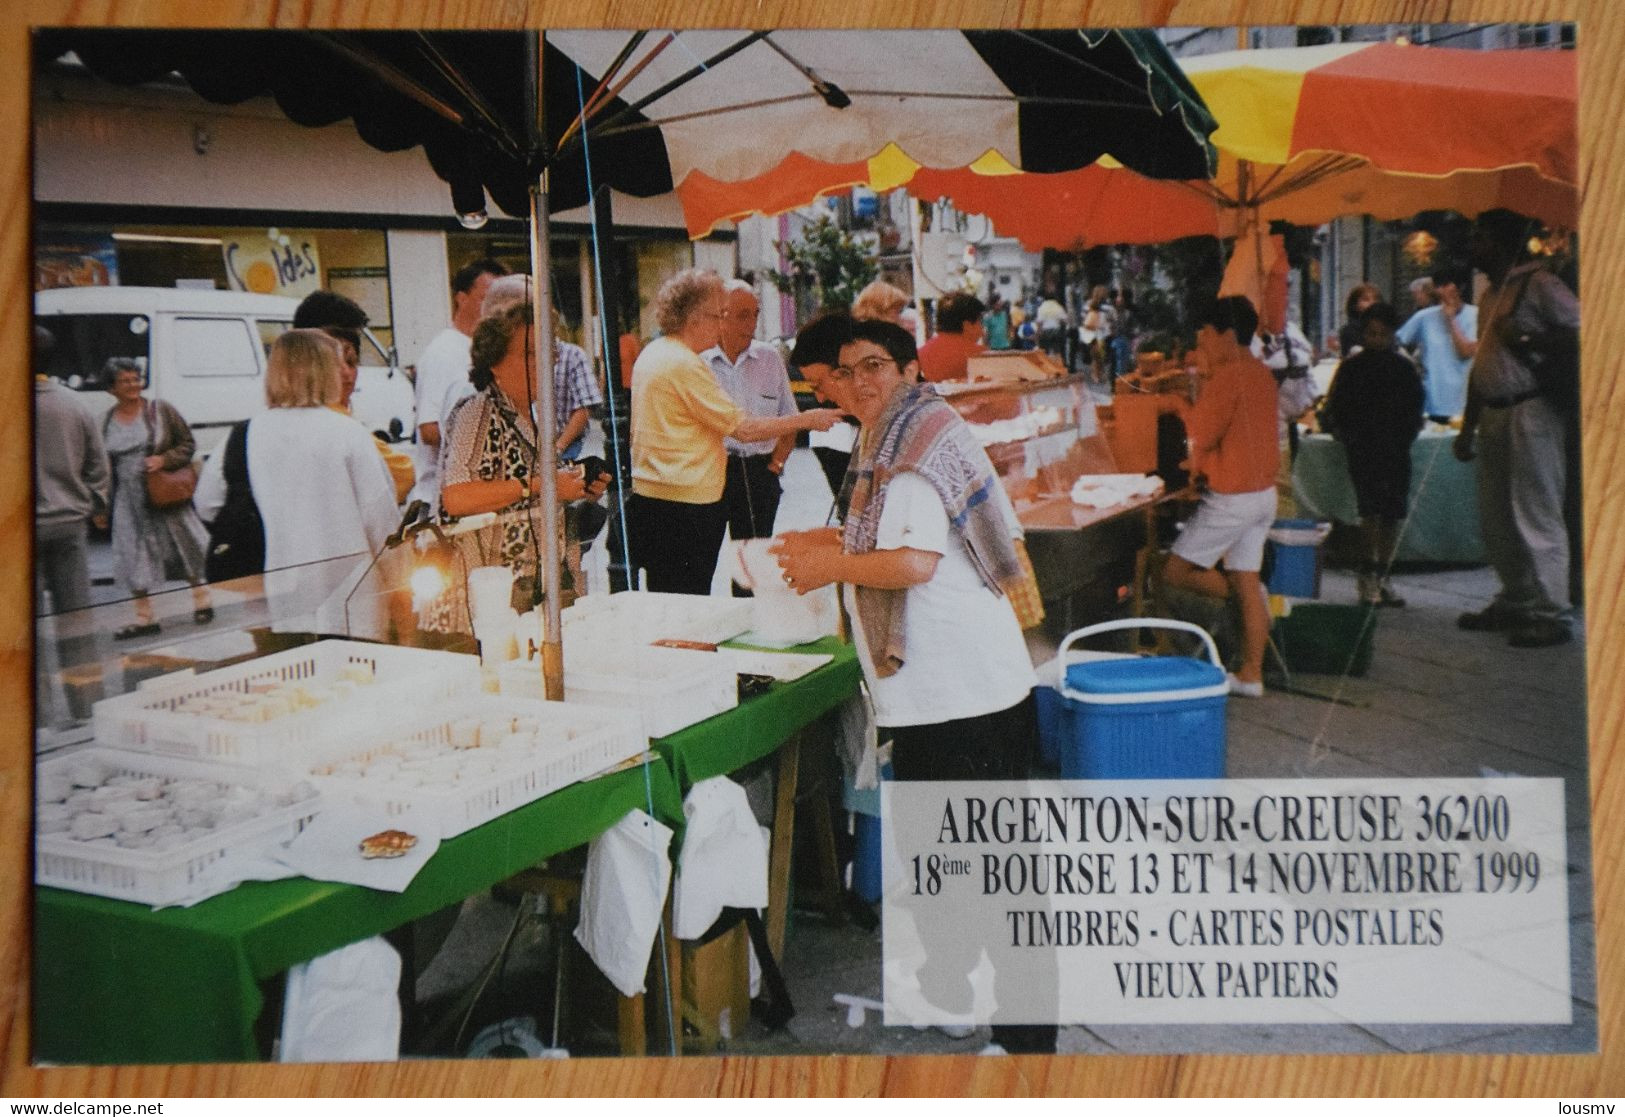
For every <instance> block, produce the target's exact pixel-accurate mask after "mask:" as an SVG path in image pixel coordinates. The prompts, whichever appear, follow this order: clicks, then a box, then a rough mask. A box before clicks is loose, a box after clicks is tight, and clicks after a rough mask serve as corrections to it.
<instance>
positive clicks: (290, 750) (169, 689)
mask: <svg viewBox="0 0 1625 1117" xmlns="http://www.w3.org/2000/svg"><path fill="white" fill-rule="evenodd" d="M354 665H360V666H361V667H363V668H365V669H368V670H370V671H371V672H372V681H371V682H368V683H355V684H354V685H353V686H352V687H351V688H350V689H349V693H348V694H346V695H344V696H342V697H335V698H333V699H332V700H331V701H327V702H324V703H322V704H321V705H319V706H316V707H314V708H310V709H304V710H299V711H297V712H290V713H284V714H282V715H281V716H278V717H275V718H273V719H272V720H269V721H258V722H252V721H235V720H232V719H229V718H226V717H219V716H209V715H205V714H199V713H192V712H182V711H181V710H180V707H181V706H182V704H183V703H186V702H188V701H189V700H192V699H197V698H209V697H215V698H218V697H221V696H225V697H232V696H236V695H241V696H242V697H243V699H244V700H245V701H246V700H247V699H248V698H249V697H250V695H252V694H253V693H254V688H256V687H265V686H270V685H276V684H284V683H292V684H298V685H301V686H305V687H324V688H325V687H331V686H333V685H334V684H335V683H337V682H339V681H340V679H341V675H342V673H343V672H344V671H345V670H346V669H347V668H351V667H352V666H354ZM479 689H480V665H479V660H478V659H477V658H475V657H474V656H471V655H455V654H452V653H450V652H433V651H425V650H423V649H421V648H392V647H387V646H384V645H380V644H362V643H355V642H352V641H349V640H321V641H318V642H316V643H314V644H309V645H306V646H304V647H299V648H292V649H289V650H288V651H285V652H277V653H275V654H273V655H268V656H263V657H261V658H259V659H254V660H249V661H247V662H245V663H239V664H236V665H235V666H232V667H223V668H221V669H220V670H218V671H210V672H208V673H206V674H203V675H195V674H192V673H190V672H187V673H184V674H180V675H179V676H178V677H176V678H175V679H174V681H173V682H168V681H162V680H154V683H153V685H151V686H145V687H142V688H141V689H139V690H137V691H135V692H133V693H131V694H122V695H119V696H117V697H115V698H107V699H104V700H102V701H101V702H98V703H96V707H95V733H96V739H97V740H98V741H100V742H101V743H103V744H106V745H112V746H116V747H119V748H127V749H134V750H135V751H137V752H156V753H166V754H169V755H172V756H186V757H192V758H195V759H199V760H217V761H221V762H224V763H227V764H239V765H251V766H258V765H266V764H277V763H280V762H282V761H284V760H288V759H294V760H297V759H299V758H300V757H301V756H302V755H304V753H305V751H306V750H308V749H310V748H312V747H314V746H317V745H320V744H321V742H322V741H324V740H327V739H329V738H335V737H336V738H349V737H354V736H355V735H356V734H358V733H365V732H367V731H369V730H371V729H372V728H373V727H374V726H375V725H376V724H377V723H378V720H379V719H380V718H382V717H389V716H394V715H395V714H397V713H398V712H399V711H400V710H402V709H409V710H410V709H415V708H418V707H420V706H421V705H422V704H424V703H433V702H440V701H444V700H447V699H451V698H455V697H457V696H459V695H461V694H467V693H478V691H479Z"/></svg>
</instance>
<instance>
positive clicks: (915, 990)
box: [881, 778, 1571, 1025]
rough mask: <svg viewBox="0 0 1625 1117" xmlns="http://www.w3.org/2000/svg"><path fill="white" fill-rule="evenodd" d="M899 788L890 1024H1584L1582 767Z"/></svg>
mask: <svg viewBox="0 0 1625 1117" xmlns="http://www.w3.org/2000/svg"><path fill="white" fill-rule="evenodd" d="M881 801H882V819H883V823H884V826H883V834H884V838H883V847H884V848H883V873H884V876H883V880H884V888H885V896H884V906H883V918H884V932H883V934H884V948H885V1004H886V1023H888V1024H919V1025H925V1024H960V1023H968V1024H985V1023H998V1024H1039V1023H1058V1024H1173V1023H1180V1024H1202V1023H1360V1024H1390V1023H1418V1024H1420V1023H1429V1024H1445V1023H1451V1024H1467V1023H1475V1024H1481V1023H1507V1024H1512V1023H1519V1024H1565V1023H1569V1022H1570V1016H1571V1002H1570V997H1569V910H1568V879H1567V858H1566V849H1567V847H1566V841H1565V838H1566V835H1565V829H1564V811H1563V781H1562V780H1558V779H1512V778H1508V779H1459V780H1449V779H1427V780H1398V779H1396V780H1381V781H1371V780H1222V781H1186V780H1158V781H1133V782H1102V781H1082V780H1075V781H1061V780H1054V781H1030V782H1018V781H1011V782H988V783H908V782H889V783H885V784H883V785H882V800H881Z"/></svg>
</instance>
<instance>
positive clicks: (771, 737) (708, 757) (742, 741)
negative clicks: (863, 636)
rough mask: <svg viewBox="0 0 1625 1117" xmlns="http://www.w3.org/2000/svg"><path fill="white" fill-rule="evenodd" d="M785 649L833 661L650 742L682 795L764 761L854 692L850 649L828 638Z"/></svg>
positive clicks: (855, 680)
mask: <svg viewBox="0 0 1625 1117" xmlns="http://www.w3.org/2000/svg"><path fill="white" fill-rule="evenodd" d="M789 650H790V651H794V652H802V653H805V654H808V655H833V656H834V657H835V658H834V660H832V661H831V662H829V663H826V664H825V665H824V666H822V667H820V668H819V669H818V670H816V671H814V672H812V673H811V674H809V675H804V676H802V677H801V678H799V679H797V680H796V681H795V682H793V683H774V684H773V685H772V686H771V687H770V688H769V689H768V692H767V694H766V695H764V696H762V697H760V698H757V699H754V700H752V701H750V702H746V703H744V704H743V705H741V706H738V707H736V708H734V709H732V710H728V711H727V712H725V713H721V714H718V715H716V716H715V717H712V718H707V719H706V720H705V721H702V722H700V723H699V724H697V725H691V726H689V727H688V728H687V729H680V730H678V731H677V732H676V733H673V734H672V735H671V736H669V737H662V738H660V739H659V740H658V741H656V742H654V749H655V751H656V752H658V753H659V754H660V755H661V756H663V757H665V758H666V760H667V761H668V762H669V763H670V764H671V769H672V772H673V773H675V774H676V776H677V783H678V786H679V787H681V788H682V789H683V793H684V794H685V795H686V794H687V793H688V789H689V788H691V787H693V786H694V785H695V784H696V783H698V782H699V781H701V780H704V779H709V778H710V777H712V776H725V775H727V774H728V773H729V772H734V771H738V770H739V769H740V768H742V767H744V766H745V765H746V764H749V763H750V762H751V761H753V760H760V759H761V758H762V757H764V756H767V755H768V754H769V753H771V752H773V750H775V749H777V748H778V747H779V746H780V745H782V744H783V743H784V742H785V741H786V740H788V739H789V737H790V735H791V734H792V733H795V732H796V731H797V730H800V729H804V728H806V727H807V726H808V725H811V724H812V723H813V722H814V721H816V720H818V718H819V717H821V716H822V715H824V714H826V713H828V712H829V711H830V710H833V709H834V708H835V707H837V706H839V705H840V704H841V703H842V702H844V701H846V699H847V698H849V697H851V695H852V694H853V693H854V692H855V691H856V690H857V686H858V679H859V678H860V677H861V674H862V673H861V671H860V669H859V667H858V657H857V653H856V652H854V651H853V649H852V646H851V645H850V644H845V643H842V642H841V641H840V640H838V639H836V638H835V637H833V636H828V637H825V638H824V639H822V640H819V641H817V642H815V643H812V644H806V645H803V646H801V647H798V648H791V649H789Z"/></svg>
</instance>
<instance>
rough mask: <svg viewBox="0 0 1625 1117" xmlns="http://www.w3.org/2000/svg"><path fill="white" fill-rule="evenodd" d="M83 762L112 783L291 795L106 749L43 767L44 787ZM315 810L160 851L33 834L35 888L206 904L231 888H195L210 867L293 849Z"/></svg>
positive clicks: (282, 813)
mask: <svg viewBox="0 0 1625 1117" xmlns="http://www.w3.org/2000/svg"><path fill="white" fill-rule="evenodd" d="M86 762H89V763H98V764H102V765H105V766H106V767H107V768H108V769H110V774H111V775H126V776H136V777H138V778H148V777H157V778H159V779H162V780H179V779H184V780H205V781H208V782H210V783H217V784H220V785H222V788H223V789H224V788H225V787H229V786H240V787H250V788H253V789H255V790H256V791H258V790H264V791H269V792H272V793H273V794H285V793H289V792H291V791H292V781H288V780H285V779H280V778H277V777H273V776H268V775H265V774H263V773H258V772H254V771H250V770H238V771H233V770H231V769H223V768H221V767H220V766H219V765H215V764H207V763H202V762H199V761H192V760H182V759H179V758H176V757H168V756H149V755H146V754H143V753H133V752H125V751H123V750H120V749H107V748H88V749H81V750H78V751H76V752H72V753H69V754H67V755H65V756H54V757H51V758H49V759H46V760H42V761H40V762H39V780H40V782H41V783H44V782H45V781H46V780H47V779H48V778H49V777H50V776H52V775H56V774H60V775H63V776H66V775H67V773H68V772H69V771H70V770H71V769H72V768H74V767H75V766H76V765H78V764H81V763H86ZM222 794H224V791H222ZM320 809H321V799H320V797H319V796H312V797H309V798H305V799H302V800H300V801H298V802H294V803H292V804H290V805H288V806H285V807H275V808H272V809H271V810H269V811H267V812H266V813H265V814H262V815H259V816H258V817H256V818H252V819H248V820H246V821H243V822H239V823H235V824H232V825H228V826H221V827H219V828H217V829H215V830H212V831H209V833H208V834H207V836H205V837H199V838H197V839H194V840H192V841H189V842H187V843H185V844H183V845H180V846H176V847H175V848H173V849H168V850H162V851H159V850H142V849H121V848H119V847H117V846H104V845H91V844H88V843H86V842H82V841H78V840H76V839H74V838H71V837H69V836H68V835H66V834H39V835H36V837H35V840H34V880H35V883H37V884H42V885H48V886H50V887H52V888H66V889H68V890H70V891H73V892H88V893H90V894H91V895H93V896H110V897H112V898H113V899H115V900H130V901H133V902H135V903H138V904H150V905H152V906H154V907H160V906H163V905H166V904H173V903H178V902H180V901H182V900H198V899H204V898H206V897H208V896H213V895H217V894H219V893H221V892H226V891H230V889H231V888H232V887H234V884H233V883H232V882H230V881H227V882H224V883H221V884H219V885H217V886H209V887H207V888H205V887H203V886H201V885H200V881H201V880H202V878H203V874H204V872H205V871H206V870H207V869H208V868H209V866H210V865H213V864H214V863H215V862H216V861H219V860H220V859H221V858H223V857H226V856H228V855H229V854H233V853H253V852H257V851H260V850H264V849H267V848H269V847H270V846H273V845H279V844H281V843H283V842H287V841H291V840H292V839H293V838H295V837H297V836H298V834H299V832H300V831H301V830H303V829H304V827H305V824H306V823H308V822H309V821H310V820H311V819H312V818H314V817H315V816H316V813H317V812H318V811H319V810H320Z"/></svg>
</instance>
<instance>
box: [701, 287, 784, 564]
mask: <svg viewBox="0 0 1625 1117" xmlns="http://www.w3.org/2000/svg"><path fill="white" fill-rule="evenodd" d="M723 298H724V304H723V312H724V314H725V315H726V317H724V318H723V319H722V325H721V327H720V329H719V330H718V343H717V344H716V345H715V346H713V347H712V348H710V349H707V350H706V351H705V352H704V353H702V354H700V356H701V358H702V359H703V360H704V361H705V362H706V364H708V365H710V366H711V371H712V373H713V374H715V376H716V378H717V383H718V384H720V385H721V386H722V390H723V391H725V392H727V393H728V396H729V398H731V399H732V400H733V401H734V403H736V404H738V405H739V409H740V410H741V411H743V412H744V413H745V414H746V415H747V416H750V417H752V418H760V419H772V418H776V417H778V416H781V415H794V414H796V412H797V410H798V409H797V407H796V397H795V392H794V391H793V390H792V389H791V387H790V375H789V373H788V372H786V371H785V368H784V361H783V359H782V358H780V356H779V352H778V350H777V349H775V348H774V347H773V346H771V345H768V344H767V343H766V342H761V341H757V340H756V319H757V315H758V314H759V313H760V312H761V304H760V303H759V302H758V301H757V298H756V293H755V292H754V291H752V290H751V286H750V284H749V283H746V282H745V281H744V280H742V279H732V280H729V281H728V282H727V283H725V284H723ZM723 446H724V447H725V448H726V450H727V451H728V472H727V480H726V482H725V483H724V486H723V490H722V500H723V503H724V504H726V505H727V506H728V534H729V536H730V537H731V538H733V539H735V540H740V539H759V538H765V537H767V536H769V535H772V534H773V520H774V517H776V516H777V515H778V511H779V498H780V495H781V494H782V489H781V488H780V483H779V475H780V474H781V473H783V472H784V463H785V460H786V459H787V458H789V456H790V451H791V450H794V449H795V446H796V438H795V435H793V434H789V435H785V436H784V437H782V438H779V439H778V440H777V441H772V440H770V441H767V442H740V441H738V440H737V439H733V438H725V439H723ZM735 592H736V593H741V594H743V593H744V592H745V591H743V590H737V589H736V591H735Z"/></svg>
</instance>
